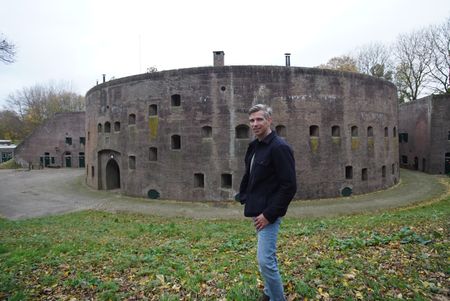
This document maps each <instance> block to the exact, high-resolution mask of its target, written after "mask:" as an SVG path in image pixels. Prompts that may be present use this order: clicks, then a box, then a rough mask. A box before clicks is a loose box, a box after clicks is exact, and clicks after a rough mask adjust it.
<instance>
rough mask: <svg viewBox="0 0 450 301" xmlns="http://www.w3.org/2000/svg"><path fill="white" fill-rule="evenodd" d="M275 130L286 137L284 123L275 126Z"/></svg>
mask: <svg viewBox="0 0 450 301" xmlns="http://www.w3.org/2000/svg"><path fill="white" fill-rule="evenodd" d="M275 131H276V132H277V135H278V136H280V137H284V138H285V137H286V127H285V126H284V125H281V124H280V125H277V126H276V127H275Z"/></svg>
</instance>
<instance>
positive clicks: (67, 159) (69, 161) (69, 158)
mask: <svg viewBox="0 0 450 301" xmlns="http://www.w3.org/2000/svg"><path fill="white" fill-rule="evenodd" d="M64 160H65V162H66V167H72V156H71V155H70V153H67V154H66V155H64Z"/></svg>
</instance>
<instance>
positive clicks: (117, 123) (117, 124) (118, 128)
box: [114, 121, 120, 132]
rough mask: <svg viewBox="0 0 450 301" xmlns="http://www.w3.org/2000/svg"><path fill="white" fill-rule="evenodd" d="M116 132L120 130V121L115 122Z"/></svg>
mask: <svg viewBox="0 0 450 301" xmlns="http://www.w3.org/2000/svg"><path fill="white" fill-rule="evenodd" d="M114 132H120V122H119V121H116V122H114Z"/></svg>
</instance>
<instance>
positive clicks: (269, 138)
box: [250, 130, 277, 145]
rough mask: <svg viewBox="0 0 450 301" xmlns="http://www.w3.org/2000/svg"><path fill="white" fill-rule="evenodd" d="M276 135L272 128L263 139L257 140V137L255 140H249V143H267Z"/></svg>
mask: <svg viewBox="0 0 450 301" xmlns="http://www.w3.org/2000/svg"><path fill="white" fill-rule="evenodd" d="M276 135H277V134H276V132H275V131H273V130H272V132H271V133H270V134H269V135H267V136H266V137H264V139H263V140H261V141H259V140H258V138H256V139H255V140H253V141H252V142H250V145H256V144H258V143H264V144H269V143H270V142H271V141H272V140H273V138H275V136H276Z"/></svg>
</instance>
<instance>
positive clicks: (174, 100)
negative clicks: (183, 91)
mask: <svg viewBox="0 0 450 301" xmlns="http://www.w3.org/2000/svg"><path fill="white" fill-rule="evenodd" d="M170 104H171V105H172V107H179V106H181V96H180V94H173V95H172V96H171V97H170Z"/></svg>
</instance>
